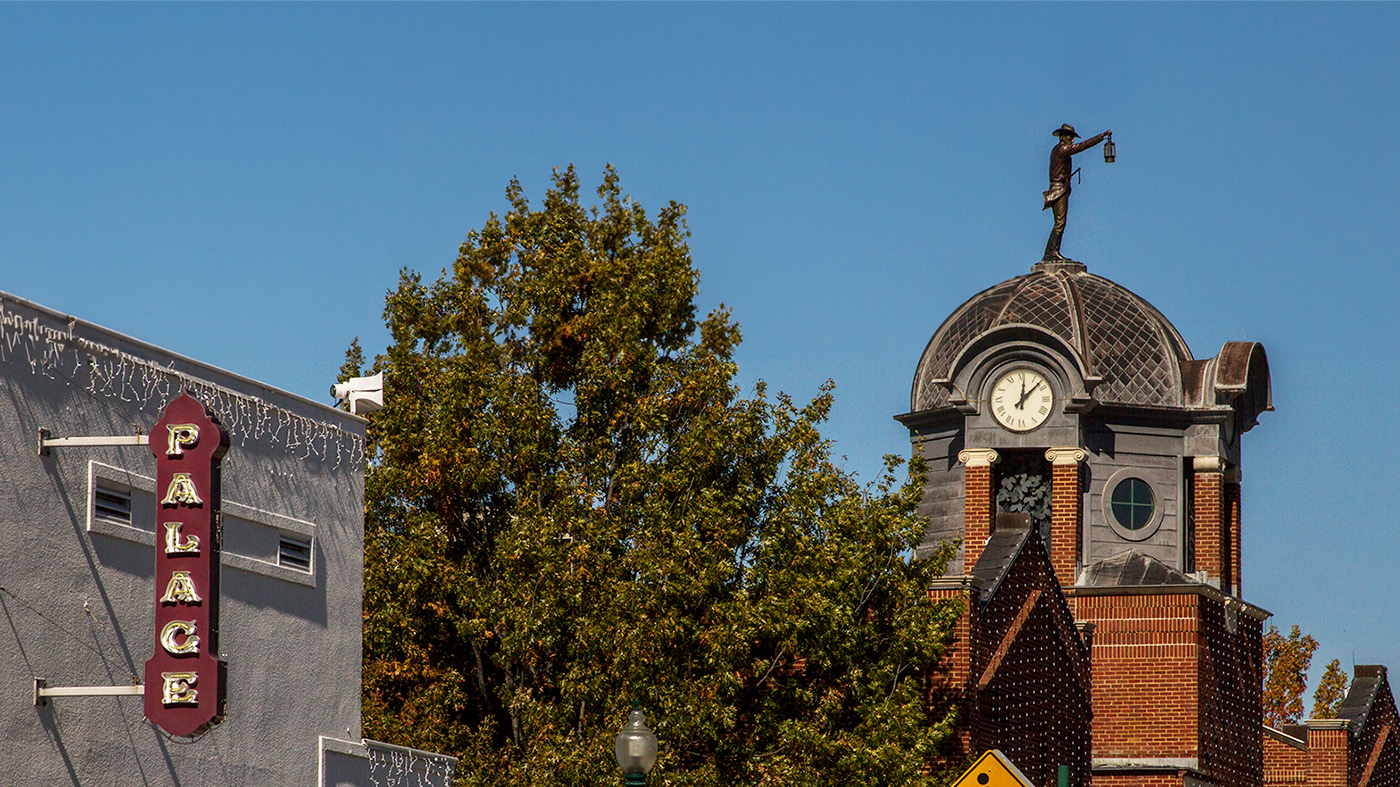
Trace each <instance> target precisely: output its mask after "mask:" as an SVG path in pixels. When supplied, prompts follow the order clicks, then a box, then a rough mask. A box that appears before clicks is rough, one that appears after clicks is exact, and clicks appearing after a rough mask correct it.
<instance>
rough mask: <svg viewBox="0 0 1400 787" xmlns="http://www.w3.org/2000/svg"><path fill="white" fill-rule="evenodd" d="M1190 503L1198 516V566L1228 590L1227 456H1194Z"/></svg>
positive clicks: (1223, 588) (1207, 577)
mask: <svg viewBox="0 0 1400 787" xmlns="http://www.w3.org/2000/svg"><path fill="white" fill-rule="evenodd" d="M1191 469H1192V470H1193V472H1192V474H1191V506H1192V508H1193V509H1194V511H1193V513H1194V514H1195V518H1196V570H1197V571H1204V572H1205V573H1206V579H1207V581H1210V582H1211V584H1213V585H1215V586H1216V587H1219V588H1220V589H1222V590H1225V591H1227V592H1228V591H1229V589H1230V585H1229V583H1228V582H1227V579H1228V575H1229V562H1228V561H1229V551H1230V548H1229V544H1230V540H1229V533H1228V532H1227V531H1228V529H1229V523H1228V522H1227V521H1226V519H1225V460H1224V459H1222V458H1220V457H1218V456H1197V457H1194V458H1193V459H1192V460H1191Z"/></svg>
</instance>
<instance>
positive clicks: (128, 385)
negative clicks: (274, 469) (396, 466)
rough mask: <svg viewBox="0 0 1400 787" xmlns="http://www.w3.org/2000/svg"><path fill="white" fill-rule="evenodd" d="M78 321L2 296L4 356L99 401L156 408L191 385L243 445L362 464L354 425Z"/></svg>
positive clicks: (0, 347) (361, 444)
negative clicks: (126, 345)
mask: <svg viewBox="0 0 1400 787" xmlns="http://www.w3.org/2000/svg"><path fill="white" fill-rule="evenodd" d="M76 322H77V321H76V320H70V321H69V322H68V326H67V330H66V331H64V330H59V329H56V328H52V327H50V326H48V325H44V324H43V323H41V322H40V321H39V318H37V317H35V318H26V317H24V316H23V315H21V314H20V313H18V312H15V311H11V310H8V309H6V308H5V304H4V303H3V302H0V362H7V363H11V364H12V365H14V366H15V367H16V368H22V367H24V366H28V367H29V371H30V373H31V374H34V375H36V376H40V377H46V378H49V379H54V380H63V381H64V382H65V383H66V384H67V385H72V386H75V387H77V388H79V389H81V390H83V391H86V392H87V393H88V394H90V395H91V396H93V397H94V398H95V399H97V400H99V401H102V400H111V399H116V400H120V401H121V402H123V403H125V404H128V405H132V406H134V407H135V408H137V409H139V410H142V411H150V412H158V411H159V410H160V408H162V407H164V406H165V404H166V403H167V402H169V401H170V400H171V399H173V398H174V397H176V396H178V395H179V393H180V392H181V391H186V390H187V391H190V392H191V393H192V394H193V395H194V397H195V398H196V399H199V400H200V401H201V402H203V403H204V405H205V406H206V407H208V408H209V409H210V410H211V411H212V412H213V413H214V414H215V415H216V416H217V417H218V418H219V421H220V422H221V423H222V424H223V425H224V428H225V429H227V430H228V431H229V435H230V436H231V437H232V438H233V439H234V440H235V441H237V442H238V445H240V446H242V445H246V444H247V442H248V441H249V440H257V441H262V440H266V441H268V442H271V443H273V444H274V445H281V446H282V447H284V448H286V449H287V450H288V451H290V452H292V453H293V454H294V455H296V456H297V457H298V458H299V459H309V458H312V457H315V458H317V459H319V460H321V461H325V462H334V466H335V467H336V468H339V467H340V465H341V463H342V462H346V461H348V462H350V463H351V464H352V465H353V466H355V467H356V468H359V467H362V466H363V464H364V461H365V445H364V438H362V437H361V436H359V435H357V434H354V433H353V432H349V431H347V430H345V429H342V428H340V427H338V426H335V425H333V424H329V423H325V422H323V421H319V420H316V419H313V418H307V417H306V416H302V415H297V414H295V413H290V412H287V411H286V410H284V409H282V408H280V407H276V406H275V405H272V404H269V403H268V402H266V401H264V400H262V399H260V398H258V397H256V396H250V395H248V394H244V393H240V392H238V391H234V390H232V389H229V388H225V387H223V386H220V385H215V384H213V383H210V382H208V381H206V380H200V379H197V378H194V377H191V376H189V375H187V374H185V373H184V372H181V371H179V370H178V369H176V368H175V367H174V363H173V362H172V363H171V365H170V366H162V365H160V364H158V363H156V362H154V361H149V360H146V359H144V358H138V357H136V356H134V355H131V354H129V353H125V352H122V351H121V350H118V349H116V348H113V347H108V346H107V345H104V344H100V343H98V342H94V341H92V340H90V339H85V338H82V337H79V336H74V335H73V328H74V327H75V326H76Z"/></svg>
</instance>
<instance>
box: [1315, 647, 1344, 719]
mask: <svg viewBox="0 0 1400 787" xmlns="http://www.w3.org/2000/svg"><path fill="white" fill-rule="evenodd" d="M1346 697H1347V673H1346V670H1343V669H1342V662H1341V659H1332V660H1331V661H1329V662H1328V663H1327V669H1326V670H1324V671H1323V673H1322V680H1319V681H1318V682H1317V691H1315V692H1313V707H1312V714H1311V717H1312V718H1314V719H1335V718H1337V710H1338V709H1339V708H1341V706H1342V700H1345V699H1346Z"/></svg>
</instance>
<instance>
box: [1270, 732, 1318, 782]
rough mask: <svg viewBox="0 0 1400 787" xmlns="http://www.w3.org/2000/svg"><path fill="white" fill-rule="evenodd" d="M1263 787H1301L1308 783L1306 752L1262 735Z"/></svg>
mask: <svg viewBox="0 0 1400 787" xmlns="http://www.w3.org/2000/svg"><path fill="white" fill-rule="evenodd" d="M1263 740H1264V787H1303V786H1305V785H1307V781H1308V751H1307V749H1299V748H1295V747H1294V746H1292V745H1290V744H1287V743H1284V742H1282V741H1278V740H1275V739H1273V738H1271V737H1269V735H1268V734H1267V733H1266V734H1265V735H1264V739H1263Z"/></svg>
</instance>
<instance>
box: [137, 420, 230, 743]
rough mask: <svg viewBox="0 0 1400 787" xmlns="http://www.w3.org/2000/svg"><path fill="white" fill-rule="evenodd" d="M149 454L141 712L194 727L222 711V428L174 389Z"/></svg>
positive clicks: (160, 722)
mask: <svg viewBox="0 0 1400 787" xmlns="http://www.w3.org/2000/svg"><path fill="white" fill-rule="evenodd" d="M150 446H151V453H153V454H155V456H156V496H157V505H156V577H155V585H156V615H155V619H156V625H155V655H154V656H152V657H151V658H150V659H149V660H147V661H146V681H145V698H146V718H147V719H149V720H150V721H151V723H153V724H155V725H157V726H159V727H160V728H161V729H163V730H165V731H166V732H168V733H170V734H171V735H182V736H190V735H197V734H199V733H201V732H203V731H204V730H206V729H208V728H209V727H210V726H211V725H214V724H217V723H219V722H220V721H222V720H223V718H224V682H225V666H224V663H223V662H222V661H220V660H219V539H220V533H219V460H220V458H221V457H223V455H224V454H225V453H226V452H227V451H228V446H229V439H228V433H227V432H225V431H224V430H223V427H221V426H219V422H218V421H217V420H215V419H214V417H213V416H212V415H211V414H210V413H209V412H208V411H207V410H205V408H204V405H203V404H201V403H200V402H199V400H198V399H195V398H194V397H193V396H190V395H189V394H188V393H185V394H181V395H180V397H179V398H177V399H175V401H173V402H171V403H170V404H169V405H168V406H166V408H165V414H164V415H162V416H161V418H160V420H159V421H157V422H156V424H155V426H154V427H153V428H152V429H151V436H150Z"/></svg>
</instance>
